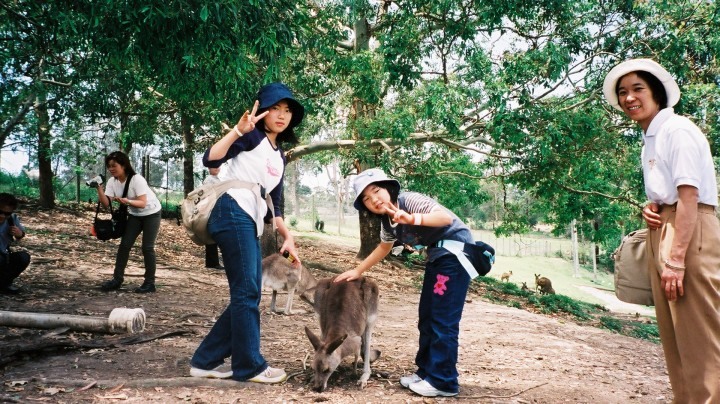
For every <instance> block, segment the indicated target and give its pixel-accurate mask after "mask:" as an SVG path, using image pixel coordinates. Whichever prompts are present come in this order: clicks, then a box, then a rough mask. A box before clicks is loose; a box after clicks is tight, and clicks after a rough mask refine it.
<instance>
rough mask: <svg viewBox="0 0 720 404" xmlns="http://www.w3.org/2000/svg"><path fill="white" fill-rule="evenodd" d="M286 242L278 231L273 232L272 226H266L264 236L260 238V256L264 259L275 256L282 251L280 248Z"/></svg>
mask: <svg viewBox="0 0 720 404" xmlns="http://www.w3.org/2000/svg"><path fill="white" fill-rule="evenodd" d="M283 241H285V240H284V239H283V238H282V236H280V234H278V232H277V231H276V230H273V226H272V224H266V225H265V230H263V235H262V237H260V254H261V255H262V257H263V258H265V257H267V256H268V255H271V254H274V253H276V252H278V250H280V246H281V245H282V243H283Z"/></svg>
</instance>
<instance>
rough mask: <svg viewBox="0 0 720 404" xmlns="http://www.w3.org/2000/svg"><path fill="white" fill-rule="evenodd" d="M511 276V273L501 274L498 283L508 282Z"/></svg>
mask: <svg viewBox="0 0 720 404" xmlns="http://www.w3.org/2000/svg"><path fill="white" fill-rule="evenodd" d="M511 275H512V271H510V272H503V274H502V275H500V281H501V282H502V281H505V282H510V276H511Z"/></svg>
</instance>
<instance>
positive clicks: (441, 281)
mask: <svg viewBox="0 0 720 404" xmlns="http://www.w3.org/2000/svg"><path fill="white" fill-rule="evenodd" d="M449 280H450V277H449V276H445V275H440V274H438V276H437V283H435V290H433V293H437V294H438V295H440V296H442V295H444V294H445V291H446V290H447V286H446V285H445V282H447V281H449Z"/></svg>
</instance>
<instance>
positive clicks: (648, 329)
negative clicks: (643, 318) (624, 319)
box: [625, 321, 660, 344]
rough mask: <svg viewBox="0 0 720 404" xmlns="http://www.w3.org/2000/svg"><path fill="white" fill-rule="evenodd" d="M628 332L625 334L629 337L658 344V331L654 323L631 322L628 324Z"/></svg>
mask: <svg viewBox="0 0 720 404" xmlns="http://www.w3.org/2000/svg"><path fill="white" fill-rule="evenodd" d="M629 328H630V329H629V330H627V334H625V335H628V336H630V337H634V338H640V339H646V340H648V341H652V342H654V343H656V344H659V343H660V330H658V328H657V324H655V323H651V324H648V323H643V322H640V321H631V322H630V324H629Z"/></svg>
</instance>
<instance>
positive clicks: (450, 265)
mask: <svg viewBox="0 0 720 404" xmlns="http://www.w3.org/2000/svg"><path fill="white" fill-rule="evenodd" d="M353 187H354V188H355V193H356V194H357V198H356V199H355V202H354V206H355V208H356V209H358V210H367V211H370V212H371V213H374V214H376V215H378V216H380V223H381V230H380V241H381V242H380V244H379V245H378V246H377V247H376V248H375V250H374V251H373V252H372V253H370V255H369V256H368V257H367V258H365V259H364V260H363V261H362V262H361V263H360V264H359V265H358V266H357V267H356V268H355V269H353V270H350V271H346V272H344V273H342V274H340V275H338V276H337V277H336V278H335V282H342V281H352V280H355V279H359V278H360V277H361V276H362V274H363V273H364V272H365V271H367V270H368V269H370V268H372V267H373V266H374V265H375V264H377V263H378V262H380V260H382V259H383V258H385V256H386V255H388V254H389V253H390V251H391V250H392V248H393V245H394V244H395V242H396V241H399V242H401V243H402V244H408V245H411V246H417V245H422V246H427V247H428V249H427V256H428V257H427V262H426V263H425V278H424V281H423V286H422V292H421V294H420V306H419V308H418V317H419V321H418V330H419V331H420V342H419V348H418V352H417V354H416V356H415V364H416V365H417V370H416V371H415V373H413V374H411V375H408V376H404V377H401V378H400V384H401V385H402V386H403V387H405V388H409V389H410V390H412V391H413V392H415V393H417V394H420V395H422V396H426V397H436V396H455V395H457V394H458V392H459V384H458V379H457V378H458V371H457V357H458V337H459V335H460V318H461V316H462V311H463V307H464V306H465V297H466V296H467V289H468V286H469V285H470V280H471V277H475V276H477V275H478V274H477V272H475V273H474V274H473V275H471V274H470V272H472V271H475V270H474V269H469V268H468V267H467V266H466V265H465V264H468V265H469V266H470V267H472V266H473V265H472V264H470V263H469V262H468V261H469V260H468V257H467V256H466V255H465V254H464V253H463V250H462V249H463V248H465V246H467V245H472V246H473V247H474V246H475V243H474V240H473V236H472V233H471V232H470V229H469V228H468V227H467V226H466V225H465V224H464V223H463V222H462V221H461V220H460V219H459V218H458V217H457V216H456V215H455V214H454V213H452V212H451V211H449V210H448V209H447V208H445V207H444V206H442V205H440V204H439V203H438V202H437V201H435V200H434V199H432V198H430V197H429V196H426V195H423V194H419V193H416V192H400V183H399V182H398V181H396V180H394V179H391V178H388V176H387V175H385V173H384V172H383V171H382V170H380V169H378V168H372V169H369V170H365V171H363V172H362V173H360V174H359V175H358V176H357V177H356V178H355V181H354V183H353ZM455 247H458V248H460V250H457V249H456V248H455ZM490 250H492V248H490ZM492 253H493V254H494V251H492Z"/></svg>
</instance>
